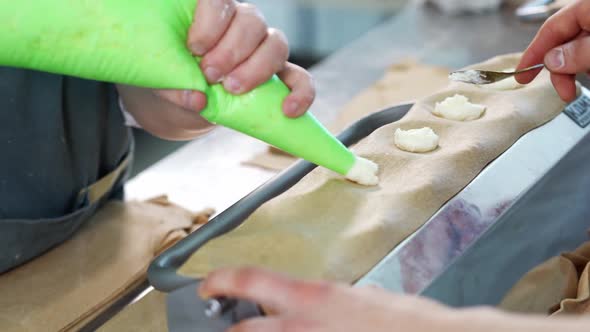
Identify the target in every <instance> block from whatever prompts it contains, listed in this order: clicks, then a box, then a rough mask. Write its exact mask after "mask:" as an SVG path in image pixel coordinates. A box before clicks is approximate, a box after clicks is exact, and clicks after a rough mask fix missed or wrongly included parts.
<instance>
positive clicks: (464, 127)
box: [180, 55, 565, 283]
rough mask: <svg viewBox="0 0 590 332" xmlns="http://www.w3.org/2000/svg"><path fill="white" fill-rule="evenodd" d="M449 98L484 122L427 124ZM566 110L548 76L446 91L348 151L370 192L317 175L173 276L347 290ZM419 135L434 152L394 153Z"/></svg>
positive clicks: (512, 59)
mask: <svg viewBox="0 0 590 332" xmlns="http://www.w3.org/2000/svg"><path fill="white" fill-rule="evenodd" d="M518 60H519V56H518V55H508V56H502V57H498V58H495V59H492V60H490V61H488V62H485V63H483V64H479V65H477V66H474V67H477V68H482V69H494V70H497V69H503V68H508V67H513V66H516V65H517V63H518ZM456 93H459V94H462V95H464V96H466V97H468V98H469V99H470V100H471V101H472V102H474V103H477V104H482V105H486V106H487V108H488V109H487V112H486V115H485V116H484V117H482V118H481V119H478V120H477V121H468V122H458V121H451V120H447V119H442V118H439V117H436V116H434V115H433V114H432V111H433V108H434V105H435V103H436V102H438V101H440V100H444V99H445V98H446V97H449V96H453V95H454V94H456ZM564 106H565V104H564V103H563V102H562V101H561V100H560V99H559V97H558V95H557V94H556V92H555V90H554V89H553V87H552V85H551V82H550V80H549V75H548V74H547V72H546V71H544V72H543V73H541V76H540V77H538V78H537V79H536V80H535V81H533V83H531V84H530V85H527V86H525V87H523V88H521V89H518V90H514V91H494V90H484V89H480V88H478V87H474V86H469V85H466V84H461V83H450V85H449V86H448V87H447V88H446V89H444V90H442V91H440V92H439V93H436V94H434V95H432V96H430V97H427V98H424V99H422V100H421V101H420V102H418V103H416V104H415V106H414V107H413V108H412V109H411V110H410V112H409V113H408V114H407V115H406V116H405V117H404V118H403V119H402V120H400V121H398V122H396V123H393V124H391V125H388V126H385V127H383V128H380V129H379V130H377V131H376V132H374V133H373V134H372V135H370V136H369V137H368V138H367V139H365V140H363V141H361V142H360V143H359V144H358V145H357V146H356V148H355V152H356V153H357V154H358V155H360V156H363V157H366V158H368V159H370V160H373V161H375V162H376V163H377V164H379V166H380V169H381V171H380V179H381V181H380V185H379V186H378V187H360V186H358V185H355V184H353V183H350V182H348V181H345V180H343V179H341V178H340V177H338V176H335V175H333V174H331V172H328V171H325V170H322V169H316V170H315V171H313V172H312V173H310V174H309V175H308V176H306V177H305V178H304V179H303V180H301V181H300V182H299V183H298V184H297V185H295V186H294V187H293V188H291V189H290V190H288V191H287V192H286V193H285V194H283V195H282V196H280V197H278V198H276V199H274V200H272V201H270V202H269V203H267V204H266V205H264V206H263V207H261V208H260V209H259V210H258V211H256V212H255V213H254V214H253V215H252V216H251V217H250V218H249V219H248V220H247V221H246V222H245V224H243V225H242V226H241V227H239V228H238V229H237V230H235V231H233V232H231V233H229V234H227V235H225V236H223V237H221V238H219V239H216V240H213V241H211V242H210V243H208V244H207V245H205V246H204V247H203V248H202V249H201V250H199V251H198V252H197V253H195V254H194V255H193V256H192V257H191V258H190V260H189V261H188V262H187V263H186V264H185V265H184V266H183V267H182V269H181V270H180V273H182V274H184V275H189V276H197V277H203V276H205V275H206V274H207V273H208V272H210V271H212V270H215V269H217V268H220V267H227V266H242V265H253V266H261V267H266V268H271V269H273V270H276V271H280V272H283V273H287V274H289V275H291V276H294V277H300V278H321V279H328V280H337V281H343V282H348V283H351V282H354V281H355V280H357V279H359V278H360V277H361V276H362V275H364V274H365V273H366V272H368V271H369V270H370V269H371V268H372V267H373V266H375V264H376V263H378V262H379V261H380V260H381V259H382V258H383V257H384V256H385V255H387V254H388V253H389V252H390V251H391V250H392V249H393V248H394V247H395V246H397V245H398V244H399V243H400V242H401V241H402V240H403V239H404V238H406V237H407V236H409V235H410V234H412V233H413V232H414V231H416V230H417V229H418V228H419V227H420V226H422V225H423V224H424V222H425V221H427V220H428V219H429V218H430V217H431V216H432V215H433V214H434V213H435V212H436V211H437V210H438V209H439V208H440V207H441V206H442V205H443V204H444V203H445V202H446V201H448V200H449V199H450V198H451V197H453V196H454V195H455V194H457V193H458V192H459V191H460V190H461V189H462V188H464V187H465V186H466V185H467V184H468V183H469V182H471V180H472V179H473V178H475V177H476V176H477V175H478V174H479V173H480V172H481V170H482V169H483V168H484V167H485V166H486V165H488V164H489V163H490V162H491V161H493V160H494V159H495V158H497V157H498V156H499V155H500V154H502V153H503V152H504V151H506V150H507V149H508V148H509V147H510V146H511V145H512V144H514V143H515V142H516V141H517V140H518V139H519V138H520V137H521V136H522V135H524V134H526V133H527V132H529V131H530V130H532V129H533V128H535V127H538V126H540V125H542V124H544V123H546V122H547V121H549V120H551V119H553V118H554V117H555V116H557V115H558V114H559V113H560V112H561V111H562V110H563V108H564ZM422 127H430V128H432V129H433V130H434V131H435V132H436V133H437V134H438V135H439V136H440V148H439V149H437V150H436V151H433V152H431V153H428V154H413V153H407V152H403V151H400V150H399V149H396V148H395V146H393V144H392V142H393V140H394V139H393V136H394V132H395V130H396V129H397V128H422Z"/></svg>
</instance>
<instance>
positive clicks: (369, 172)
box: [346, 156, 379, 186]
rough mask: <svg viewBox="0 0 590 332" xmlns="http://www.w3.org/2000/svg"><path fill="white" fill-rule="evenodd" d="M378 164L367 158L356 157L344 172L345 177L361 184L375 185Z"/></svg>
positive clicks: (376, 182) (377, 182) (377, 178)
mask: <svg viewBox="0 0 590 332" xmlns="http://www.w3.org/2000/svg"><path fill="white" fill-rule="evenodd" d="M378 171H379V166H378V165H377V164H375V163H374V162H372V161H370V160H369V159H365V158H362V157H358V156H357V157H356V161H355V162H354V165H353V166H352V168H351V169H350V170H349V171H348V173H347V174H346V178H347V179H348V180H350V181H353V182H356V183H358V184H361V185H363V186H376V185H377V184H379V177H378V176H377V172H378Z"/></svg>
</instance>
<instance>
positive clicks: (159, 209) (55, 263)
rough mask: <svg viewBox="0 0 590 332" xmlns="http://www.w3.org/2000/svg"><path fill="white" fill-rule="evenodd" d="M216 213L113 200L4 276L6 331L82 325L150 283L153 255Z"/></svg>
mask: <svg viewBox="0 0 590 332" xmlns="http://www.w3.org/2000/svg"><path fill="white" fill-rule="evenodd" d="M211 213H212V211H204V212H203V213H200V214H193V213H191V212H189V211H187V210H185V209H182V208H180V207H177V206H173V205H170V204H169V203H167V201H165V200H163V199H159V200H156V201H154V202H127V203H122V202H109V203H107V204H106V205H105V206H104V207H103V208H102V209H100V210H99V211H98V212H97V214H96V215H95V216H94V217H93V218H92V220H90V221H89V224H88V225H87V226H86V227H85V228H84V229H82V230H81V231H80V232H79V233H78V234H76V235H75V236H74V237H73V238H72V239H71V240H69V241H67V242H65V243H63V244H62V245H60V246H59V247H57V248H55V249H53V250H51V251H49V252H48V253H46V254H45V255H43V256H41V257H39V258H37V259H35V260H33V261H31V262H30V263H28V264H25V265H23V266H21V267H19V268H17V269H15V270H12V271H10V272H8V273H5V274H3V275H0V294H1V295H0V331H2V332H16V331H19V332H22V331H35V332H37V331H70V330H77V329H78V328H80V327H81V326H82V325H83V324H84V323H85V322H87V321H88V320H89V319H91V318H93V317H95V316H96V315H98V314H99V313H101V312H102V311H103V310H104V309H105V308H107V307H108V306H109V305H110V304H111V303H113V302H114V301H116V300H117V299H119V298H120V297H121V296H123V295H124V294H126V293H127V292H128V291H129V290H130V289H132V288H133V287H134V286H136V285H138V284H140V283H141V282H142V281H144V280H145V279H146V271H147V267H148V265H149V263H150V262H151V260H152V259H153V258H154V257H155V256H156V255H157V254H159V253H160V252H161V251H162V250H164V249H165V248H166V247H168V246H170V245H171V244H173V243H175V242H176V241H178V240H180V239H181V238H182V237H184V236H186V235H187V234H188V232H189V231H191V230H192V229H193V228H194V227H196V225H197V224H200V223H203V222H206V221H207V220H208V218H209V216H210V215H211Z"/></svg>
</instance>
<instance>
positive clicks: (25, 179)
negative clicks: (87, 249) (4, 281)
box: [0, 67, 132, 273]
mask: <svg viewBox="0 0 590 332" xmlns="http://www.w3.org/2000/svg"><path fill="white" fill-rule="evenodd" d="M0 153H1V156H2V157H1V159H0V160H1V162H0V273H3V272H5V271H8V270H10V269H12V268H14V267H16V266H19V265H21V264H23V263H25V262H27V261H29V260H31V259H33V258H35V257H37V256H39V255H41V254H42V253H44V252H46V251H47V250H49V249H51V248H53V247H54V246H56V245H58V244H60V243H62V242H64V241H65V240H67V239H68V238H69V237H71V236H72V235H73V234H74V233H75V232H76V231H77V230H78V229H80V227H81V226H83V224H84V222H85V221H86V220H88V219H89V217H91V216H92V214H93V213H94V212H95V211H96V209H97V208H98V207H99V206H100V205H101V204H102V203H103V202H104V201H105V200H107V199H109V198H113V197H119V198H120V197H122V193H123V191H122V188H123V183H124V180H125V177H126V173H127V172H126V170H127V169H128V165H129V164H130V159H131V154H132V138H131V135H130V131H129V129H128V128H126V127H125V125H124V121H123V116H122V114H121V111H120V110H119V108H118V103H117V95H116V92H115V89H114V87H113V86H112V85H109V84H106V83H99V82H93V81H86V80H80V79H75V78H70V77H62V76H57V75H51V74H46V73H40V72H34V71H26V70H19V69H11V68H2V67H0Z"/></svg>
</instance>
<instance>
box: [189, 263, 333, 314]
mask: <svg viewBox="0 0 590 332" xmlns="http://www.w3.org/2000/svg"><path fill="white" fill-rule="evenodd" d="M331 290H332V286H331V285H330V284H327V283H306V282H302V281H296V280H292V279H289V278H287V277H285V276H283V275H280V274H277V273H273V272H270V271H265V270H261V269H255V268H240V269H223V270H218V271H215V272H213V273H211V275H209V277H207V279H205V281H203V283H201V285H200V287H199V294H200V295H201V297H203V298H209V297H217V296H225V297H233V298H239V299H243V300H247V301H250V302H254V303H256V304H258V305H260V306H262V307H264V308H266V309H267V310H270V311H271V312H272V313H274V314H277V315H280V314H284V313H288V312H302V311H305V310H308V309H309V307H310V306H311V305H312V304H316V303H318V302H320V300H322V299H326V298H327V296H328V295H329V294H331Z"/></svg>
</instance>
